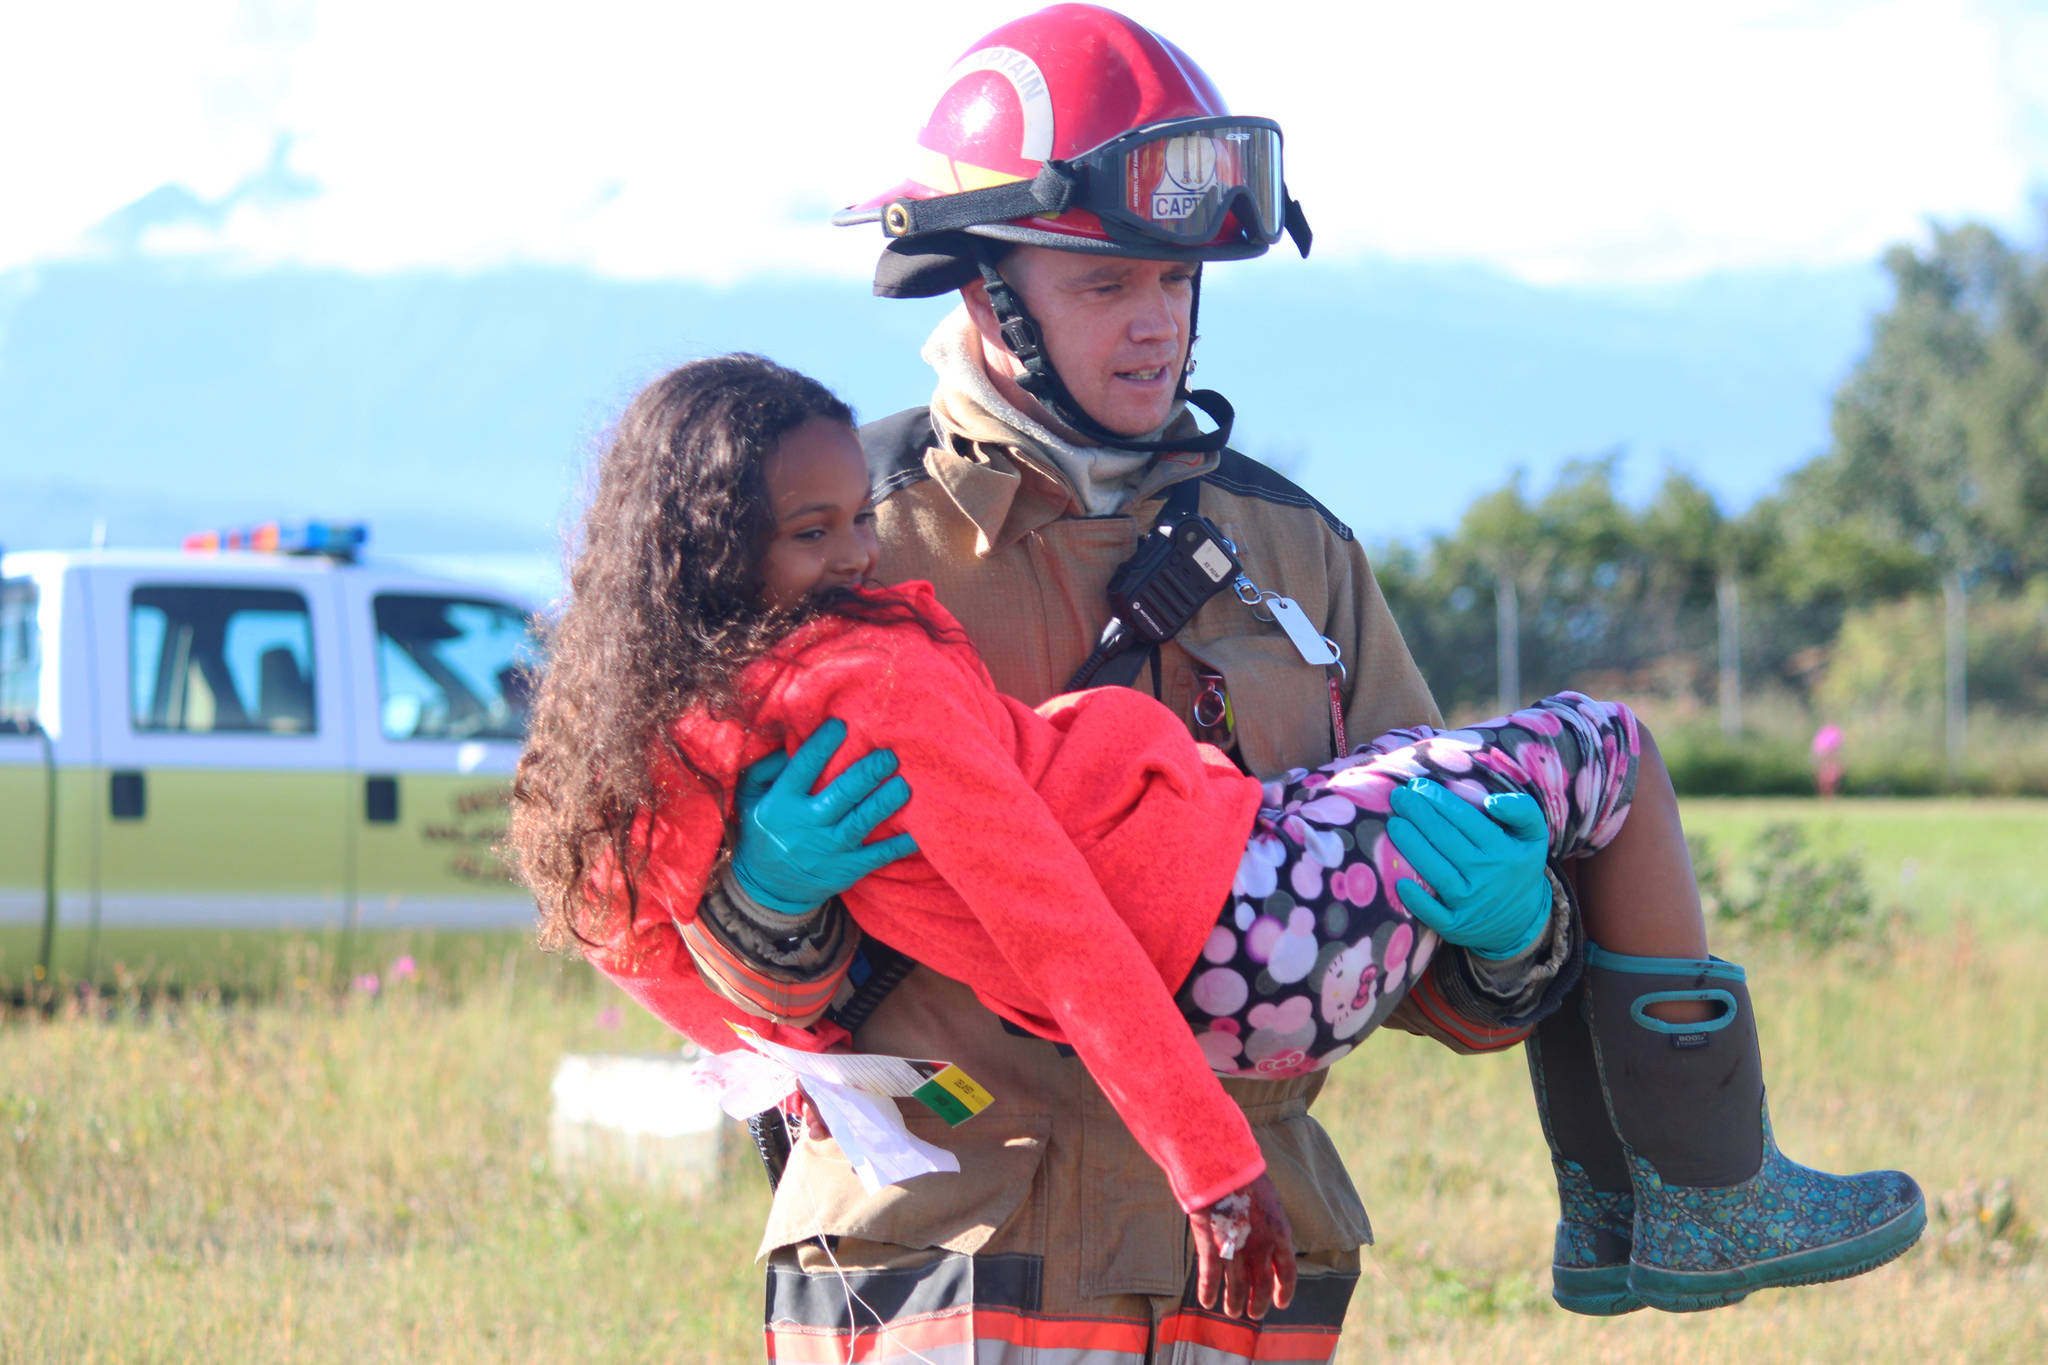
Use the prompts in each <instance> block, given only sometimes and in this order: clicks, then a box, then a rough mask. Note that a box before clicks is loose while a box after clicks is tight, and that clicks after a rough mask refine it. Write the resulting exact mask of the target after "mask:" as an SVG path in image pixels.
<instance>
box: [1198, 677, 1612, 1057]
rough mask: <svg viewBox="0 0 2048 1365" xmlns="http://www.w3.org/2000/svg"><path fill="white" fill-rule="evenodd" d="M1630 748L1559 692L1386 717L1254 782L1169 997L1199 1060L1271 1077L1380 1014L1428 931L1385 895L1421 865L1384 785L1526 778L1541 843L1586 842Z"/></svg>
mask: <svg viewBox="0 0 2048 1365" xmlns="http://www.w3.org/2000/svg"><path fill="white" fill-rule="evenodd" d="M1638 753H1639V741H1638V739H1637V731H1636V718H1635V715H1634V714H1633V713H1632V712H1631V711H1630V710H1629V709H1628V708H1627V707H1626V706H1623V705H1621V704H1620V703H1619V702H1602V701H1595V700H1593V699H1592V698H1591V697H1587V696H1583V695H1581V694H1580V693H1577V692H1560V693H1558V694H1557V695H1556V696H1554V697H1546V698H1544V699H1543V700H1542V701H1540V702H1537V703H1536V704H1535V705H1534V706H1531V707H1529V708H1527V709H1526V710H1521V711H1517V712H1515V713H1514V714H1513V715H1510V716H1504V717H1501V718H1499V719H1497V720H1490V721H1487V722H1486V723H1484V724H1482V725H1474V726H1469V727H1467V728H1465V729H1460V730H1434V729H1430V728H1428V727H1419V728H1416V729H1410V730H1393V731H1389V732H1388V733H1387V734H1384V735H1381V736H1380V737H1379V738H1378V739H1375V740H1373V741H1372V742H1371V743H1369V744H1364V745H1361V746H1359V748H1357V749H1356V750H1354V751H1352V752H1351V753H1349V754H1347V755H1345V756H1344V757H1342V758H1339V759H1335V760H1333V761H1331V762H1329V763H1326V764H1324V765H1323V766H1322V767H1320V768H1317V769H1314V770H1313V771H1311V770H1308V769H1303V768H1296V769H1294V770H1293V771H1292V772H1290V773H1288V774H1287V776H1286V777H1284V778H1282V779H1280V780H1278V781H1273V782H1268V783H1266V800H1265V808H1264V809H1262V810H1261V811H1260V812H1259V816H1258V819H1257V821H1256V822H1255V823H1254V825H1253V828H1252V833H1251V837H1250V838H1249V839H1248V840H1247V841H1246V844H1245V851H1244V859H1243V861H1242V862H1240V863H1239V864H1238V871H1237V879H1236V882H1235V884H1234V885H1233V886H1232V888H1231V894H1230V897H1229V899H1228V900H1227V901H1226V902H1225V903H1224V906H1223V913H1222V917H1221V918H1220V919H1219V920H1218V922H1217V925H1216V928H1215V929H1214V930H1213V931H1212V932H1211V933H1210V935H1209V941H1208V943H1207V944H1206V945H1205V946H1204V948H1203V950H1202V956H1201V959H1200V960H1199V961H1197V962H1196V964H1195V967H1194V970H1193V971H1192V972H1190V973H1189V974H1188V979H1187V980H1186V982H1184V983H1183V984H1182V986H1181V988H1180V991H1179V994H1178V996H1177V999H1178V1002H1179V1004H1180V1007H1181V1012H1182V1013H1183V1014H1184V1015H1185V1016H1186V1017H1187V1019H1188V1022H1189V1024H1190V1025H1191V1026H1192V1027H1193V1028H1194V1030H1195V1039H1196V1041H1197V1042H1198V1043H1199V1044H1200V1046H1201V1048H1202V1051H1203V1052H1204V1053H1205V1054H1207V1056H1208V1058H1209V1065H1210V1066H1211V1067H1213V1068H1214V1069H1215V1070H1216V1071H1218V1072H1220V1073H1222V1074H1224V1075H1229V1076H1265V1077H1270V1078H1272V1079H1275V1080H1278V1079H1281V1078H1283V1077H1287V1076H1298V1075H1301V1074H1302V1073H1304V1072H1308V1071H1317V1070H1320V1069H1322V1068H1323V1067H1326V1066H1328V1065H1330V1064H1331V1063H1332V1062H1334V1061H1336V1060H1337V1059H1338V1058H1339V1057H1342V1056H1344V1055H1345V1054H1346V1053H1348V1052H1350V1051H1351V1049H1352V1048H1354V1047H1355V1046H1357V1045H1358V1043H1359V1042H1360V1041H1361V1040H1362V1039H1363V1038H1364V1037H1365V1035H1366V1034H1368V1033H1370V1032H1371V1031H1372V1030H1373V1029H1375V1028H1377V1027H1378V1026H1379V1025H1380V1023H1381V1022H1383V1021H1384V1020H1385V1019H1386V1017H1387V1015H1388V1014H1389V1013H1391V1012H1392V1011H1393V1008H1394V1006H1395V1005H1396V1004H1398V1003H1399V1002H1400V999H1401V997H1402V995H1403V994H1405V993H1406V991H1407V989H1408V986H1409V983H1410V982H1412V981H1414V980H1415V979H1416V978H1417V977H1418V976H1420V975H1421V973H1422V970H1423V968H1425V967H1427V966H1428V965H1429V959H1430V954H1431V953H1432V952H1433V951H1434V950H1435V948H1436V946H1437V938H1436V935H1435V934H1434V933H1432V932H1431V931H1430V930H1428V929H1427V928H1424V927H1423V926H1422V925H1421V924H1420V923H1418V922H1416V921H1415V920H1414V919H1413V918H1412V917H1411V916H1410V915H1409V914H1408V912H1407V911H1406V910H1405V909H1403V908H1402V906H1401V904H1400V902H1399V901H1398V900H1397V899H1395V896H1394V887H1395V885H1396V884H1397V883H1399V882H1400V881H1401V880H1402V879H1403V878H1406V877H1413V878H1415V879H1416V880H1418V881H1420V880H1421V878H1420V877H1419V876H1418V875H1417V874H1416V872H1415V870H1414V869H1413V868H1411V867H1410V866H1409V865H1408V863H1407V861H1406V860H1405V859H1403V858H1402V857H1401V855H1400V853H1399V852H1398V851H1397V850H1396V849H1395V847H1394V844H1393V841H1392V840H1391V839H1389V838H1388V837H1387V833H1386V822H1387V816H1388V814H1389V803H1390V798H1391V797H1392V794H1393V791H1394V788H1395V787H1397V786H1400V785H1401V784H1402V783H1405V782H1407V781H1409V780H1410V779H1411V778H1416V777H1429V778H1433V779H1435V780H1436V781H1438V782H1441V783H1442V784H1443V785H1444V786H1446V787H1448V788H1449V789H1450V790H1451V791H1452V792H1454V793H1456V794H1457V795H1458V796H1461V797H1463V798H1464V799H1465V800H1467V801H1471V802H1473V803H1475V804H1477V803H1478V802H1480V801H1483V800H1484V799H1485V798H1486V797H1487V795H1489V794H1490V793H1493V792H1517V791H1518V792H1526V793H1528V794H1529V795H1530V796H1533V797H1535V798H1536V800H1537V801H1538V802H1540V803H1541V804H1542V807H1543V815H1544V819H1545V820H1546V821H1547V822H1548V824H1549V826H1550V856H1551V857H1552V859H1553V860H1555V859H1559V858H1574V857H1584V856H1585V855H1586V854H1588V853H1591V852H1592V851H1593V850H1595V849H1598V848H1603V847H1605V846H1606V844H1607V842H1608V840H1610V839H1612V838H1613V837H1614V834H1615V831H1617V830H1619V829H1620V828H1621V824H1622V821H1623V820H1624V819H1625V818H1627V815H1628V808H1629V802H1630V801H1631V800H1632V799H1633V798H1634V795H1635V785H1636V762H1637V756H1638Z"/></svg>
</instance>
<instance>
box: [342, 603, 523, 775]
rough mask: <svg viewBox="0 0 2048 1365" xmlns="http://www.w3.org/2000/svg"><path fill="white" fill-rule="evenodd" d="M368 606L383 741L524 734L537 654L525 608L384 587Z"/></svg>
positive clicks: (520, 736) (493, 737) (492, 737)
mask: <svg viewBox="0 0 2048 1365" xmlns="http://www.w3.org/2000/svg"><path fill="white" fill-rule="evenodd" d="M371 611H372V613H373V614H374V615H375V617H376V619H377V692H378V697H377V700H378V715H379V717H380V719H381V723H382V726H383V730H384V737H385V738H386V739H520V738H522V737H524V735H525V733H526V712H527V704H528V701H529V700H530V698H529V695H528V693H529V684H528V682H527V676H528V675H527V672H526V670H527V668H528V667H530V666H531V665H532V663H533V661H534V658H535V652H534V646H533V637H532V636H531V635H529V634H528V633H527V629H526V616H525V614H524V613H522V612H520V611H517V610H515V609H514V608H512V607H509V606H507V605H505V604H504V603H502V602H490V601H485V600H484V599H481V598H471V597H439V596H432V595H428V594H422V593H379V594H377V595H376V597H374V598H373V599H372V600H371Z"/></svg>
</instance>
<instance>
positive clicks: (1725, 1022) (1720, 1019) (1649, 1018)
mask: <svg viewBox="0 0 2048 1365" xmlns="http://www.w3.org/2000/svg"><path fill="white" fill-rule="evenodd" d="M1678 1000H1690V1001H1705V1002H1706V1003H1708V1004H1710V1005H1719V1006H1720V1007H1721V1012H1720V1013H1719V1014H1717V1015H1715V1016H1714V1017H1713V1018H1712V1019H1701V1020H1698V1021H1696V1022H1694V1023H1690V1024H1674V1023H1671V1022H1669V1021H1667V1020H1663V1019H1659V1018H1658V1017H1657V1016H1656V1015H1654V1014H1651V1013H1650V1012H1649V1011H1648V1010H1647V1009H1645V1008H1644V1007H1645V1006H1647V1005H1662V1004H1666V1003H1669V1002H1672V1001H1678ZM1628 1012H1629V1015H1630V1016H1631V1017H1632V1018H1633V1019H1634V1020H1635V1021H1636V1022H1637V1023H1638V1024H1641V1025H1642V1026H1643V1027H1644V1028H1646V1029H1648V1030H1650V1032H1652V1033H1713V1032H1714V1031H1716V1030H1717V1029H1724V1028H1727V1027H1728V1026H1729V1025H1730V1024H1732V1023H1734V1022H1735V1016H1736V1014H1737V1012H1738V1006H1737V1005H1736V1003H1735V997H1734V996H1733V995H1732V994H1730V993H1729V992H1727V991H1718V990H1695V991H1645V992H1643V993H1642V994H1641V995H1639V996H1637V997H1636V998H1635V1003H1634V1004H1632V1005H1630V1006H1629V1007H1628Z"/></svg>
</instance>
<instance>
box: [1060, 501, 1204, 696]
mask: <svg viewBox="0 0 2048 1365" xmlns="http://www.w3.org/2000/svg"><path fill="white" fill-rule="evenodd" d="M1201 501H1202V476H1201V475H1199V474H1197V475H1196V476H1195V477H1194V478H1191V479H1182V480H1181V481H1180V482H1179V483H1177V484H1175V485H1174V486H1173V487H1171V488H1169V489H1167V490H1166V505H1165V506H1164V507H1162V508H1160V509H1159V519H1158V521H1157V522H1156V523H1154V524H1155V525H1159V526H1174V525H1177V524H1179V522H1180V519H1181V518H1182V517H1187V516H1193V515H1194V514H1195V513H1196V512H1198V511H1200V510H1201ZM1148 663H1149V664H1151V665H1152V677H1153V680H1154V684H1155V687H1154V690H1155V691H1156V690H1157V686H1156V684H1157V680H1158V678H1159V646H1158V645H1156V644H1155V645H1153V646H1151V647H1150V648H1148V649H1130V650H1125V651H1124V652H1123V653H1122V654H1119V655H1117V656H1116V657H1115V658H1113V659H1111V660H1110V661H1109V662H1108V663H1105V664H1103V665H1102V666H1101V667H1100V668H1098V669H1096V670H1095V671H1094V672H1093V673H1091V674H1089V676H1088V678H1087V680H1086V681H1087V685H1088V686H1090V687H1129V686H1131V685H1132V684H1133V683H1134V682H1136V681H1137V677H1138V671H1139V670H1140V669H1142V668H1144V667H1145V665H1146V664H1148ZM1076 680H1077V681H1078V680H1079V679H1078V675H1077V679H1076ZM1067 690H1068V691H1070V692H1072V691H1075V690H1077V689H1076V688H1075V686H1074V685H1073V684H1071V683H1070V684H1069V685H1068V688H1067Z"/></svg>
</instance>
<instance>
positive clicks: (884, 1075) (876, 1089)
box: [727, 1021, 995, 1128]
mask: <svg viewBox="0 0 2048 1365" xmlns="http://www.w3.org/2000/svg"><path fill="white" fill-rule="evenodd" d="M727 1027H729V1028H730V1029H732V1031H733V1032H734V1033H737V1034H738V1035H739V1036H740V1040H741V1041H742V1042H744V1043H745V1044H746V1045H747V1046H748V1047H751V1048H752V1049H754V1051H756V1052H759V1053H762V1054H764V1055H766V1056H768V1057H772V1058H774V1059H775V1060H776V1061H778V1062H781V1063H782V1064H783V1065H784V1066H786V1067H788V1068H789V1069H790V1070H791V1071H794V1072H795V1073H796V1074H797V1075H798V1076H800V1077H803V1078H804V1079H806V1080H817V1081H824V1082H827V1083H829V1084H832V1085H843V1086H850V1087H851V1088H853V1089H855V1090H864V1091H866V1092H867V1093H868V1094H870V1095H886V1096H889V1097H890V1098H892V1099H899V1098H900V1099H913V1100H916V1101H918V1102H919V1103H920V1104H922V1105H924V1106H925V1108H927V1109H929V1110H931V1111H932V1112H933V1113H934V1114H937V1115H938V1116H939V1117H940V1118H942V1119H944V1120H945V1121H946V1124H947V1126H948V1127H953V1128H957V1127H959V1126H960V1125H961V1124H963V1123H965V1122H967V1120H969V1119H971V1118H973V1117H974V1116H975V1115H976V1114H979V1113H980V1112H981V1111H982V1110H984V1109H986V1108H988V1107H989V1105H991V1104H993V1103H994V1102H995V1096H993V1095H991V1094H989V1093H988V1091H986V1090H984V1089H982V1088H981V1086H980V1085H979V1084H977V1083H976V1082H975V1080H974V1078H973V1077H971V1076H969V1075H968V1074H967V1073H966V1072H964V1071H962V1070H961V1069H960V1068H959V1067H957V1066H954V1065H953V1064H952V1063H951V1062H939V1061H930V1060H927V1059H925V1058H922V1057H890V1056H885V1055H883V1054H881V1053H872V1052H806V1051H804V1050H802V1049H801V1048H793V1047H784V1046H782V1045H781V1044H780V1043H771V1042H769V1041H768V1040H767V1039H765V1038H763V1037H762V1036H761V1035H760V1034H758V1033H756V1032H754V1030H752V1029H750V1028H748V1027H747V1026H746V1025H744V1024H735V1023H731V1022H730V1021H728V1022H727Z"/></svg>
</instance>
